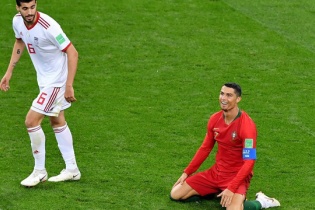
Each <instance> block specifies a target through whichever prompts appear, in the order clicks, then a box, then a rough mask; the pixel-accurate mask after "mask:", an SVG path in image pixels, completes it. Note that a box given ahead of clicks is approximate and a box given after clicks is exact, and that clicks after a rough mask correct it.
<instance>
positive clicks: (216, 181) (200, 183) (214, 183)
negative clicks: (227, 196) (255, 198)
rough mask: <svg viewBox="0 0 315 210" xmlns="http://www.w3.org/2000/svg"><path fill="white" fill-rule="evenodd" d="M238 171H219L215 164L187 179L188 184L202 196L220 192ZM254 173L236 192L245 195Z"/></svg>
mask: <svg viewBox="0 0 315 210" xmlns="http://www.w3.org/2000/svg"><path fill="white" fill-rule="evenodd" d="M236 174H237V172H236V173H225V172H224V173H223V172H219V171H218V170H217V169H216V167H215V166H213V167H211V168H210V169H208V170H206V171H203V172H199V173H196V174H194V175H193V176H190V177H188V178H187V179H186V182H187V184H188V185H189V186H190V187H191V188H193V189H194V190H196V191H197V193H198V194H199V195H201V196H205V195H208V194H214V193H220V192H222V191H223V190H225V189H226V188H227V187H228V185H229V184H230V182H231V181H232V180H233V179H234V177H235V176H236ZM251 178H252V175H249V177H247V178H246V180H245V181H244V182H242V183H241V184H240V186H239V187H238V189H237V190H236V191H235V193H238V194H241V195H245V196H246V192H247V189H248V188H249V185H250V179H251Z"/></svg>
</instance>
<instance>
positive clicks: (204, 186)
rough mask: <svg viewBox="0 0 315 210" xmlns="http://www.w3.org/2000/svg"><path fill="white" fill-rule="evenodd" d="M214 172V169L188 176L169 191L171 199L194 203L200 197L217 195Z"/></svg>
mask: <svg viewBox="0 0 315 210" xmlns="http://www.w3.org/2000/svg"><path fill="white" fill-rule="evenodd" d="M216 176H217V174H216V171H215V169H214V168H210V169H209V170H206V171H203V172H199V173H197V174H194V175H193V176H189V177H188V178H187V179H186V180H185V182H184V183H183V184H182V185H181V184H178V185H176V186H174V187H173V189H172V190H171V199H172V200H177V201H196V200H200V197H203V196H206V195H210V194H215V193H218V187H217V181H216V178H215V177H216Z"/></svg>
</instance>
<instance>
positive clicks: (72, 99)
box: [65, 86, 77, 103]
mask: <svg viewBox="0 0 315 210" xmlns="http://www.w3.org/2000/svg"><path fill="white" fill-rule="evenodd" d="M65 99H66V101H68V102H69V103H71V102H75V101H76V100H77V99H76V98H75V97H74V89H73V87H72V86H67V87H66V92H65Z"/></svg>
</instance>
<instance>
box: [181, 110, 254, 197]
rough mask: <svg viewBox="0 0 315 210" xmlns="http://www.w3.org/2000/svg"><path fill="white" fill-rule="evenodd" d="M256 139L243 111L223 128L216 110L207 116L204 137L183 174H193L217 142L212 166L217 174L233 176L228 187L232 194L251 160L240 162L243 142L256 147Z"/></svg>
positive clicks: (249, 173)
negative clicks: (230, 174) (206, 127)
mask: <svg viewBox="0 0 315 210" xmlns="http://www.w3.org/2000/svg"><path fill="white" fill-rule="evenodd" d="M256 138H257V129H256V125H255V123H254V122H253V120H252V119H251V118H250V117H249V115H248V114H247V113H246V112H244V111H241V112H240V113H239V115H238V117H237V118H236V119H235V120H234V121H233V122H231V123H230V124H229V125H227V124H226V123H225V121H224V116H223V111H219V112H217V113H215V114H213V115H212V116H211V117H210V119H209V122H208V130H207V134H206V137H205V139H204V141H203V143H202V145H201V146H200V148H199V149H198V151H197V153H196V154H195V156H194V158H193V159H192V161H191V162H190V164H189V165H188V167H187V168H186V169H185V170H184V172H185V173H187V174H188V175H190V174H192V173H194V172H195V171H196V170H197V169H198V168H199V167H200V165H201V164H202V163H203V162H204V161H205V159H206V158H207V157H208V155H209V154H210V152H211V150H212V149H213V146H214V144H215V142H217V143H218V151H217V154H216V162H215V165H214V166H215V167H216V169H217V170H218V171H219V172H223V173H224V172H226V173H233V172H234V173H235V174H236V175H235V178H234V179H233V180H231V183H230V184H229V187H228V188H229V189H230V190H231V191H233V192H234V191H235V190H236V189H237V188H238V186H239V184H240V183H241V182H242V181H244V180H245V179H246V178H247V177H248V176H249V175H251V173H252V170H253V167H254V163H255V160H243V148H244V147H245V140H246V139H247V142H249V143H250V144H251V145H249V146H250V147H251V148H256Z"/></svg>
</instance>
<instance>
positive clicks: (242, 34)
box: [0, 0, 315, 210]
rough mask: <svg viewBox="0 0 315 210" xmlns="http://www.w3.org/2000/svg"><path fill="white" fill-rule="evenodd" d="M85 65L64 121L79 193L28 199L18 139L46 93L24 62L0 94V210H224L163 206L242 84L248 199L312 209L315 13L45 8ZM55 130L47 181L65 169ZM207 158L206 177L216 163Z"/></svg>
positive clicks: (107, 0) (5, 11)
mask: <svg viewBox="0 0 315 210" xmlns="http://www.w3.org/2000/svg"><path fill="white" fill-rule="evenodd" d="M1 5H2V6H1V7H0V12H1V17H0V21H1V32H0V49H1V51H0V55H1V59H0V69H1V72H0V77H2V75H3V74H4V72H5V70H6V68H7V65H8V62H9V59H10V55H11V52H12V46H13V43H14V34H13V30H12V17H13V16H14V14H15V13H16V10H15V1H13V0H2V1H1ZM38 10H39V11H42V12H44V13H47V14H49V15H50V16H52V17H53V18H54V19H55V20H57V21H58V22H59V23H60V25H61V26H62V28H63V29H64V31H65V32H66V34H67V35H68V37H69V38H70V39H71V41H72V42H73V43H74V45H75V47H76V48H77V50H78V51H79V54H80V55H79V56H80V60H79V68H78V72H77V77H76V80H75V93H76V97H77V99H78V101H77V102H76V103H74V104H73V106H72V107H71V108H70V109H69V110H68V111H67V112H66V117H67V121H68V124H69V126H70V129H71V131H72V134H73V137H74V146H75V151H76V156H77V161H78V164H79V167H80V169H81V172H82V179H81V180H80V181H79V182H66V183H48V182H46V183H42V184H39V185H38V186H36V187H34V188H24V187H22V186H21V185H20V181H21V180H23V179H24V178H25V177H26V176H28V175H29V173H30V172H31V171H32V167H33V157H32V154H31V150H30V142H29V138H28V135H27V132H26V129H25V126H24V119H25V115H26V113H27V111H28V109H29V107H30V105H31V102H32V100H33V99H34V97H35V96H36V95H37V93H38V89H37V84H36V78H35V71H34V70H33V66H32V64H31V61H30V59H29V56H28V55H27V53H26V52H24V55H23V56H22V58H21V60H20V62H19V64H18V65H17V67H16V69H15V71H14V75H13V78H12V80H11V83H10V85H11V89H10V91H9V92H7V93H3V92H1V93H0V101H1V103H0V110H1V113H0V120H1V123H0V131H1V139H0V182H1V183H0V209H1V210H9V209H14V210H15V209H82V210H83V209H84V210H85V209H93V210H97V209H118V210H120V209H132V210H135V209H150V210H151V209H152V210H162V209H163V210H168V209H170V210H171V209H172V210H173V209H180V210H185V209H200V210H201V209H220V205H219V203H218V201H216V200H214V201H213V200H211V201H203V202H201V203H185V204H182V203H176V202H172V201H170V199H169V192H170V189H171V187H172V185H173V184H174V182H175V181H176V180H177V179H178V177H179V176H180V175H181V173H182V170H183V169H184V168H185V167H186V165H187V164H188V163H189V161H190V160H191V158H192V156H193V155H194V153H195V151H196V150H197V148H198V147H199V145H200V144H201V142H202V140H203V137H204V134H205V131H206V123H207V120H208V118H209V116H210V114H212V113H213V112H215V111H217V110H218V108H219V105H218V96H219V90H220V88H221V85H222V84H223V83H225V82H229V81H235V82H238V83H239V84H240V85H241V86H242V88H243V92H244V94H243V100H242V101H241V103H240V107H241V108H242V109H244V110H245V111H247V112H248V113H249V114H250V115H251V117H252V118H253V120H254V121H255V122H256V124H257V127H258V132H259V136H258V160H257V164H256V166H255V170H254V173H255V175H254V178H253V180H252V184H251V187H250V189H249V192H248V198H249V199H254V195H255V193H256V192H257V191H260V190H262V191H264V192H265V193H266V194H267V195H270V196H274V197H276V198H277V199H279V201H280V202H281V205H282V206H281V207H280V208H278V209H285V210H304V209H305V210H306V209H312V208H314V206H315V200H314V199H313V194H314V189H315V181H314V179H315V178H314V177H315V170H314V168H315V161H314V158H315V155H314V154H315V141H314V137H315V131H314V124H315V118H314V114H315V111H314V104H315V94H314V84H315V76H314V67H315V37H314V34H315V27H314V18H315V3H314V2H312V1H306V0H300V1H285V0H279V1H271V0H265V1H251V0H212V1H211V0H207V1H205V0H195V1H192V0H183V1H178V0H165V1H153V0H148V1H145V0H128V1H127V0H120V1H112V0H104V1H94V2H90V1H74V0H67V1H57V0H51V1H38ZM48 124H49V123H48V121H47V119H46V120H44V122H43V126H42V127H43V129H44V131H45V133H46V138H47V141H46V142H47V145H46V150H47V158H46V160H47V162H46V168H47V170H48V173H49V175H51V176H52V175H55V174H58V173H59V172H60V171H61V170H62V168H63V167H64V165H63V160H62V159H61V156H60V152H59V150H58V148H57V143H56V141H55V138H54V134H53V131H52V129H51V128H50V127H49V125H48ZM213 157H214V156H213V154H211V155H210V158H209V159H208V160H207V161H206V162H205V163H204V164H203V165H202V167H201V169H200V170H202V169H205V168H207V167H208V166H209V165H210V164H212V163H213Z"/></svg>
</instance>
